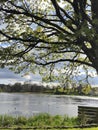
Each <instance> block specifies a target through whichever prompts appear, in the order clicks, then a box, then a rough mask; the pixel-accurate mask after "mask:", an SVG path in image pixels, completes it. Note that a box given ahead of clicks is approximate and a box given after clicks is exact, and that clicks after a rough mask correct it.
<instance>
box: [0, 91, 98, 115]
mask: <svg viewBox="0 0 98 130" xmlns="http://www.w3.org/2000/svg"><path fill="white" fill-rule="evenodd" d="M79 105H84V106H95V107H98V98H93V97H86V96H65V95H48V94H33V93H0V115H3V114H7V115H13V116H21V115H22V116H33V115H36V114H39V113H49V114H52V115H65V114H66V115H67V116H69V117H73V116H77V114H78V106H79Z"/></svg>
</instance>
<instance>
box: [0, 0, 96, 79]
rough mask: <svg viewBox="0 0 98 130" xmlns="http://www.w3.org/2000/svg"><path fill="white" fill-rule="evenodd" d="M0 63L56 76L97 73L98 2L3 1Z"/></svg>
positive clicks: (52, 0)
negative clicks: (80, 71)
mask: <svg viewBox="0 0 98 130" xmlns="http://www.w3.org/2000/svg"><path fill="white" fill-rule="evenodd" d="M0 65H1V67H4V66H5V65H7V66H9V67H10V68H13V66H14V71H16V72H21V71H23V72H24V71H25V70H27V71H32V72H33V73H34V72H35V71H36V70H37V71H38V70H39V73H40V74H43V76H45V75H47V74H48V75H47V76H46V77H47V79H49V78H50V77H51V78H50V79H51V80H52V79H53V78H57V76H58V73H59V72H61V73H63V74H62V76H63V75H64V74H66V77H67V78H68V76H70V77H72V73H73V75H76V74H77V73H78V72H79V68H84V69H85V71H87V66H88V67H92V68H94V69H95V70H96V72H98V0H33V1H32V0H3V1H2V2H1V1H0ZM80 66H81V67H80ZM54 68H55V69H54ZM49 73H50V74H49ZM62 76H61V78H62Z"/></svg>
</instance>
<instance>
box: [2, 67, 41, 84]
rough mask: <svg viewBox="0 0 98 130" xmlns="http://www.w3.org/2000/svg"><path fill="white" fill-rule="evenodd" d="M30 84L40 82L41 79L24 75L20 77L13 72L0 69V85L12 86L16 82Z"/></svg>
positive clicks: (37, 76)
mask: <svg viewBox="0 0 98 130" xmlns="http://www.w3.org/2000/svg"><path fill="white" fill-rule="evenodd" d="M30 80H32V82H37V81H41V77H40V76H39V75H38V74H37V75H33V74H30V75H24V76H22V75H21V74H15V73H14V72H12V71H10V70H8V69H7V68H4V69H0V84H14V83H16V82H21V83H23V82H25V81H30Z"/></svg>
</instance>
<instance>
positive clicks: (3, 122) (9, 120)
mask: <svg viewBox="0 0 98 130" xmlns="http://www.w3.org/2000/svg"><path fill="white" fill-rule="evenodd" d="M78 123H79V122H78V119H77V118H69V117H67V116H59V115H56V116H51V115H49V114H47V113H45V114H39V115H36V116H33V117H29V118H26V117H22V116H20V117H12V116H7V115H4V116H0V127H6V126H7V127H13V126H29V127H31V126H42V127H43V126H75V125H78Z"/></svg>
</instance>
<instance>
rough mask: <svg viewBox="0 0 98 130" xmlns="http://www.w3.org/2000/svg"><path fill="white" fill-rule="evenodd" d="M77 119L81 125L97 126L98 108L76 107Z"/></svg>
mask: <svg viewBox="0 0 98 130" xmlns="http://www.w3.org/2000/svg"><path fill="white" fill-rule="evenodd" d="M78 117H79V120H80V121H81V124H82V125H85V124H91V123H95V124H98V107H90V106H78Z"/></svg>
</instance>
